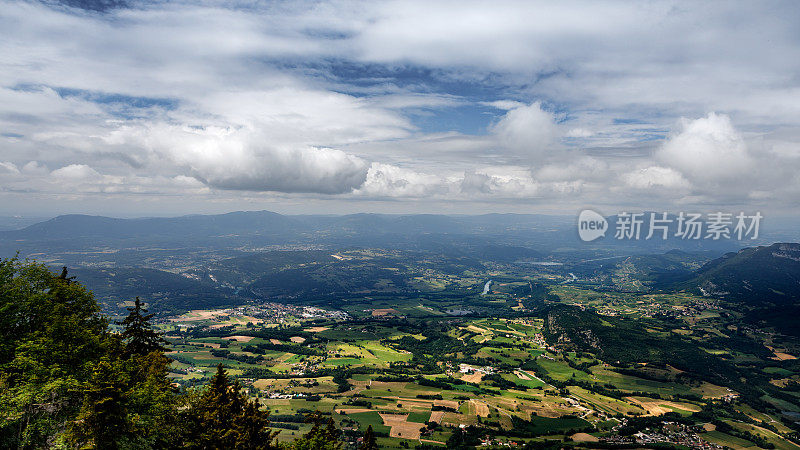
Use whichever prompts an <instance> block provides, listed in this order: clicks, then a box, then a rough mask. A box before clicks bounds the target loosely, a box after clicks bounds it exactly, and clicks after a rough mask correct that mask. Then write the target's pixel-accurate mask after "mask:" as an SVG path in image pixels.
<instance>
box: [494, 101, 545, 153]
mask: <svg viewBox="0 0 800 450" xmlns="http://www.w3.org/2000/svg"><path fill="white" fill-rule="evenodd" d="M492 132H493V133H494V134H495V135H497V137H498V138H499V139H500V141H501V142H502V143H503V144H505V145H506V146H507V147H509V148H510V149H512V150H513V151H515V152H517V153H519V154H521V155H524V156H527V157H536V156H541V155H545V154H547V152H548V151H551V150H553V147H554V146H555V144H556V138H557V137H558V135H559V132H558V127H557V126H556V123H555V120H554V118H553V115H552V114H551V113H549V112H547V111H545V110H544V109H542V104H541V102H533V103H531V104H529V105H520V106H517V107H514V108H512V109H511V110H509V111H508V112H507V113H506V114H505V115H504V116H503V117H502V118H501V119H500V120H499V121H498V122H497V123H496V124H495V125H494V126H493V127H492Z"/></svg>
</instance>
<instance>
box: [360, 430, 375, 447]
mask: <svg viewBox="0 0 800 450" xmlns="http://www.w3.org/2000/svg"><path fill="white" fill-rule="evenodd" d="M361 450H378V441H377V440H376V439H375V432H374V431H373V430H372V425H370V426H368V427H367V431H365V432H364V440H363V441H362V442H361Z"/></svg>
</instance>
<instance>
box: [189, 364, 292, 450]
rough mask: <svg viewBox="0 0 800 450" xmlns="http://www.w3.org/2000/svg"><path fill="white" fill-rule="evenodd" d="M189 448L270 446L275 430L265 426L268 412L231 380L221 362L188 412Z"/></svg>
mask: <svg viewBox="0 0 800 450" xmlns="http://www.w3.org/2000/svg"><path fill="white" fill-rule="evenodd" d="M188 414H189V421H190V423H191V425H190V428H191V430H190V433H189V434H190V436H191V438H190V439H191V442H187V444H186V447H187V448H192V449H237V450H238V449H253V450H256V449H258V450H260V449H272V448H275V447H274V444H273V440H274V439H275V436H277V434H278V432H273V431H271V430H270V429H269V428H267V427H268V426H269V411H261V410H260V409H259V405H258V400H252V401H251V400H250V399H249V398H248V397H247V395H246V394H245V393H244V392H242V388H241V385H240V384H239V382H238V381H234V382H231V380H230V379H229V378H228V375H227V374H226V373H225V370H224V369H223V367H222V364H219V365H218V366H217V373H216V374H215V375H214V377H213V378H211V382H210V383H209V384H208V387H207V388H206V390H205V391H204V392H203V393H202V394H201V395H200V396H199V398H197V399H196V400H195V401H194V402H193V403H192V405H191V408H190V410H189V412H188Z"/></svg>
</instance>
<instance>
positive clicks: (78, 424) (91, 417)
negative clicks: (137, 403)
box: [67, 359, 131, 449]
mask: <svg viewBox="0 0 800 450" xmlns="http://www.w3.org/2000/svg"><path fill="white" fill-rule="evenodd" d="M125 385H126V382H125V374H124V373H122V372H120V371H119V367H118V366H115V365H114V364H113V363H112V362H111V361H109V360H108V359H104V360H102V361H100V362H99V363H98V364H97V365H96V366H95V369H94V373H93V374H92V378H91V380H90V381H89V383H88V386H87V388H86V391H85V392H84V401H83V407H82V408H81V412H80V414H79V415H78V417H77V420H76V421H75V422H74V425H73V426H72V427H71V429H70V430H69V432H68V433H67V439H68V440H69V441H70V442H71V443H72V444H75V445H76V446H79V447H81V448H97V449H116V448H119V445H118V444H119V442H121V441H125V440H126V439H127V438H128V436H129V433H130V431H131V427H130V424H129V422H128V417H127V411H126V408H125V406H124V399H123V395H124V392H125V391H126V390H127V389H126V386H125Z"/></svg>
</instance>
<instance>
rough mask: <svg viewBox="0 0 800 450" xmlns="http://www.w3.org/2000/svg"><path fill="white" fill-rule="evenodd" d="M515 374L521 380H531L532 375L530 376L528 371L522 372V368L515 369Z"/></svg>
mask: <svg viewBox="0 0 800 450" xmlns="http://www.w3.org/2000/svg"><path fill="white" fill-rule="evenodd" d="M514 375H516V376H517V377H518V378H519V379H520V380H530V379H531V377H529V376H528V374H527V373H525V372H522V371H521V370H515V371H514Z"/></svg>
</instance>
